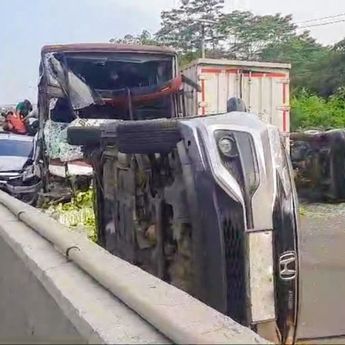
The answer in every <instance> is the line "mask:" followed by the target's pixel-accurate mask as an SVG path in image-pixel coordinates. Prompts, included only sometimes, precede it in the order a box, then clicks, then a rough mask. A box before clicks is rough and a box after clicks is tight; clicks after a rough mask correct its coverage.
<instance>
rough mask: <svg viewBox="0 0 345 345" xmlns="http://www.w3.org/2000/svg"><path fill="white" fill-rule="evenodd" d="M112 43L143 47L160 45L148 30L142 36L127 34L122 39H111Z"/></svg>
mask: <svg viewBox="0 0 345 345" xmlns="http://www.w3.org/2000/svg"><path fill="white" fill-rule="evenodd" d="M110 42H111V43H118V44H139V45H140V44H141V45H160V44H161V42H159V41H158V40H157V39H155V37H154V36H153V35H152V34H151V33H150V32H149V31H147V30H143V31H142V33H141V34H140V35H131V34H127V35H125V36H123V37H122V38H112V39H110Z"/></svg>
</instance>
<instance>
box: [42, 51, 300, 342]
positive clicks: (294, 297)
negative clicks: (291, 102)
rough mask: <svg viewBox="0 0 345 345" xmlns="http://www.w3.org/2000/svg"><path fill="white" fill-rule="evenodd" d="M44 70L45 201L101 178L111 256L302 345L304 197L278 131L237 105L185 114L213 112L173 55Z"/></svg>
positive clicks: (112, 58)
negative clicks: (300, 209) (300, 210)
mask: <svg viewBox="0 0 345 345" xmlns="http://www.w3.org/2000/svg"><path fill="white" fill-rule="evenodd" d="M254 67H255V66H254ZM255 68H259V69H260V70H261V71H262V70H263V69H264V68H263V67H262V66H261V67H260V66H256V67H255ZM248 69H249V66H246V67H245V72H243V73H242V74H243V76H244V75H247V74H248ZM40 71H41V81H40V91H39V118H40V130H39V134H40V136H39V137H40V140H41V146H42V156H41V157H42V166H43V171H45V173H44V176H46V177H45V178H44V179H43V184H44V185H45V190H46V193H51V191H53V190H54V188H56V186H60V187H59V188H61V185H62V184H63V183H65V184H66V188H67V187H69V188H70V187H71V186H72V185H74V187H73V188H82V187H83V188H86V187H87V186H88V185H89V183H90V181H91V176H92V177H93V178H92V183H93V188H94V197H95V200H94V208H95V214H96V221H97V231H98V238H99V242H100V244H101V245H102V246H103V247H104V248H106V249H107V250H108V251H110V252H111V253H113V254H114V255H117V256H119V257H121V258H123V259H124V260H127V261H129V262H131V263H133V264H135V265H138V266H139V267H141V268H142V269H144V270H146V271H148V272H150V273H152V274H153V275H156V276H158V277H160V278H161V279H163V280H165V281H167V282H169V283H171V284H173V285H175V286H177V287H179V288H181V289H183V290H185V291H187V292H188V293H190V294H191V295H193V296H195V297H196V298H198V299H200V300H202V301H204V302H205V303H207V304H208V305H210V306H211V307H214V308H215V309H217V310H219V311H221V312H223V313H225V314H227V315H229V316H230V317H232V318H233V319H234V320H236V321H238V322H240V323H241V324H243V325H246V326H248V327H251V328H252V329H254V330H255V331H257V332H258V333H259V334H261V335H263V336H265V337H267V338H269V339H271V340H274V341H276V342H281V343H292V342H294V339H295V332H296V326H297V314H298V289H299V287H298V282H299V275H298V271H299V270H298V266H299V260H298V231H297V230H298V217H297V199H296V192H295V189H294V183H293V176H292V170H291V165H290V161H289V157H288V155H287V152H286V150H285V147H284V144H285V141H284V138H282V137H281V135H280V132H279V130H278V129H277V128H276V127H274V126H272V125H270V124H266V123H265V122H262V121H261V120H260V119H259V117H258V116H256V115H253V114H250V113H247V112H243V111H236V110H244V109H243V107H241V105H243V102H242V101H241V100H240V99H239V98H231V97H227V100H224V102H225V103H224V104H226V103H227V101H229V102H228V104H231V107H229V108H231V109H229V110H232V111H231V112H226V109H225V110H224V111H222V112H223V113H224V112H225V113H224V114H220V113H219V112H218V113H216V114H214V115H210V116H190V117H186V115H193V114H190V111H189V110H188V109H190V104H191V102H192V103H193V102H195V104H196V106H197V107H199V106H200V107H202V108H203V107H206V105H205V104H204V103H201V104H198V100H194V101H193V98H192V97H193V94H194V95H195V94H197V95H199V94H203V93H204V92H205V90H204V91H203V87H202V85H201V86H200V80H199V79H197V78H193V77H190V76H188V75H187V74H186V75H185V76H183V75H180V74H179V70H178V64H177V55H176V53H175V51H174V50H172V49H169V48H164V47H150V46H126V45H114V44H93V45H89V44H78V45H64V46H48V47H45V48H43V50H42V62H41V68H40ZM260 73H261V74H262V75H263V76H264V75H265V76H266V74H265V73H266V72H265V73H263V72H260ZM242 74H241V73H238V75H237V76H238V79H236V80H238V81H239V83H240V84H241V85H243V78H242V77H241V75H242ZM236 78H237V77H236ZM263 78H266V77H263ZM269 83H270V85H271V84H272V85H273V83H271V82H270V81H269ZM201 84H203V82H202V81H201ZM274 85H275V84H274ZM277 85H278V84H277ZM279 87H280V84H279ZM233 96H234V97H240V96H241V93H235V92H234V93H233ZM229 98H230V99H229ZM271 103H272V102H271ZM271 103H270V104H271ZM188 107H189V108H188ZM263 109H264V108H263ZM285 111H286V110H282V114H283V112H285ZM284 114H285V113H284ZM194 115H198V112H195V113H194ZM201 115H204V114H201ZM66 181H68V182H66ZM67 184H68V186H67ZM101 264H102V263H100V265H101Z"/></svg>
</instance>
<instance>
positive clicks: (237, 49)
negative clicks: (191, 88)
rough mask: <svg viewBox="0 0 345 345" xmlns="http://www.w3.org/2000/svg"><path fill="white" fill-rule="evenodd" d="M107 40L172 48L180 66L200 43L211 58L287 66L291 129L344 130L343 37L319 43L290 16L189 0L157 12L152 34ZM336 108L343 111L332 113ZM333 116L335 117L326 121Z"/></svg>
mask: <svg viewBox="0 0 345 345" xmlns="http://www.w3.org/2000/svg"><path fill="white" fill-rule="evenodd" d="M110 41H111V42H114V43H133V44H154V45H166V46H171V47H174V48H175V49H176V50H177V52H178V54H179V59H180V64H181V65H184V64H187V63H189V62H190V61H191V60H193V59H195V58H197V57H200V55H201V47H202V45H203V46H204V47H205V50H206V55H207V57H210V58H228V59H239V60H255V61H267V62H287V63H291V64H292V71H291V86H292V95H293V96H292V97H293V99H292V105H293V109H292V110H293V115H295V119H293V125H294V127H296V128H298V127H327V126H328V125H327V123H333V125H332V126H345V115H344V116H341V119H339V116H340V115H339V114H340V113H341V114H342V113H345V111H344V106H343V104H345V92H344V89H343V88H344V86H345V39H344V40H342V41H340V42H338V43H336V44H334V45H331V46H325V45H322V44H320V43H318V42H317V41H316V40H315V39H314V38H313V37H312V36H311V35H310V32H309V31H307V30H303V29H299V27H298V26H297V25H296V23H294V21H293V17H292V15H282V14H275V15H262V16H261V15H255V14H254V13H252V12H249V11H232V12H230V13H227V12H226V11H225V9H224V0H192V1H189V2H188V3H187V4H181V5H180V6H179V7H176V8H173V9H171V10H168V11H162V12H161V25H160V29H159V30H158V31H157V32H155V33H151V32H149V31H147V30H144V31H143V32H142V33H141V34H139V35H132V34H127V35H125V36H124V37H122V38H113V39H111V40H110ZM315 100H317V102H316V103H318V104H319V105H320V106H319V107H317V106H316V104H315ZM335 100H337V101H336V102H335ZM300 102H303V105H301V104H300ZM308 102H310V104H309V103H308ZM321 104H322V106H321ZM335 104H337V105H338V106H342V108H341V109H338V108H337V109H336V111H335V113H334V112H332V111H333V110H334V109H333V108H334V106H335ZM328 105H330V108H332V109H333V110H332V109H328ZM296 112H297V113H298V114H297V113H296ZM320 112H321V113H320ZM326 113H327V114H326ZM333 113H334V114H333ZM332 114H333V115H332ZM314 115H315V118H317V119H318V120H317V121H314V120H315V119H314ZM332 116H336V117H337V119H336V120H334V119H333V121H329V120H331V117H332Z"/></svg>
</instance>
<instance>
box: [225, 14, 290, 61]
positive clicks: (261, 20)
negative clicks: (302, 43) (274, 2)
mask: <svg viewBox="0 0 345 345" xmlns="http://www.w3.org/2000/svg"><path fill="white" fill-rule="evenodd" d="M295 31H296V25H295V24H294V23H293V22H292V16H291V15H288V16H282V15H280V14H276V15H266V16H257V15H254V14H253V13H252V12H249V11H245V12H241V11H233V12H231V13H228V14H225V15H223V16H222V18H221V20H220V22H219V24H218V32H219V33H220V35H222V36H223V37H224V43H225V46H226V51H227V52H228V54H229V55H230V56H232V57H235V58H240V59H246V60H258V59H259V58H260V55H261V53H262V51H263V50H264V49H265V48H266V47H268V46H270V45H273V46H275V45H277V44H281V43H283V42H286V41H287V40H289V39H291V38H292V37H294V36H295V35H296V33H295Z"/></svg>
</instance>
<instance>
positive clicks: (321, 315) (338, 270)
mask: <svg viewBox="0 0 345 345" xmlns="http://www.w3.org/2000/svg"><path fill="white" fill-rule="evenodd" d="M301 213H302V215H301V231H300V249H301V250H300V253H301V272H300V273H301V274H300V277H301V296H300V297H301V309H300V322H299V325H300V326H299V330H298V338H304V339H305V338H309V339H317V338H325V339H324V340H323V341H322V342H323V343H332V344H334V343H339V344H341V343H345V204H341V205H324V204H321V205H315V204H314V205H302V211H301ZM334 336H338V337H339V336H343V337H342V338H339V339H327V338H330V337H334ZM318 343H321V340H320V341H318Z"/></svg>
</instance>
